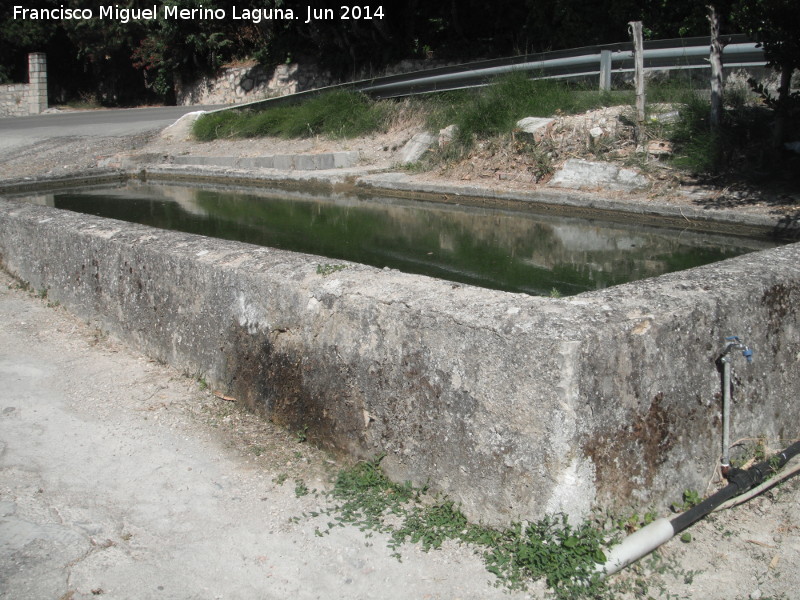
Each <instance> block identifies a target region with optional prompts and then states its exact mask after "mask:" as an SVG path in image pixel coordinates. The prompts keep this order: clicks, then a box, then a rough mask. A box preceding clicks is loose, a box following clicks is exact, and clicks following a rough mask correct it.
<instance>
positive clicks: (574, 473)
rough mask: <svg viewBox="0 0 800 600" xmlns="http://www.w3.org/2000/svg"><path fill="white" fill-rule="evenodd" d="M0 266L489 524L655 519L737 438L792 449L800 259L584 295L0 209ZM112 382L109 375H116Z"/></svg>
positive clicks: (751, 261) (791, 252) (793, 250)
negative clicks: (325, 267)
mask: <svg viewBox="0 0 800 600" xmlns="http://www.w3.org/2000/svg"><path fill="white" fill-rule="evenodd" d="M0 260H1V261H2V264H3V265H4V266H5V268H7V269H8V270H9V271H10V272H12V273H13V274H16V275H17V276H19V277H20V278H22V279H24V280H25V281H28V282H30V284H31V285H32V286H33V288H34V289H37V290H39V289H47V290H48V297H49V298H50V299H51V300H54V301H59V302H61V303H62V304H63V305H64V306H65V307H67V308H68V309H69V310H70V311H73V312H75V313H77V314H79V315H80V316H82V317H84V318H86V319H90V320H91V321H93V322H96V323H97V324H99V325H100V326H101V327H104V328H106V329H108V330H110V331H111V332H113V333H114V334H115V335H117V336H119V337H121V338H122V339H124V340H126V341H128V342H130V343H132V344H134V345H136V346H138V347H139V348H141V349H142V350H143V351H144V352H146V353H147V354H149V355H150V356H152V357H154V358H157V359H159V360H164V361H167V362H169V363H171V364H173V365H175V366H177V367H178V368H179V369H182V370H183V371H185V372H186V373H190V374H203V375H204V376H205V377H206V378H207V379H208V380H209V381H210V382H211V384H212V386H213V387H214V388H215V389H219V390H221V391H223V392H225V393H226V394H230V395H233V396H235V397H236V398H238V399H239V400H241V401H242V402H245V403H246V404H247V405H249V406H251V407H253V408H254V409H256V410H260V411H262V412H263V413H264V414H266V415H268V416H269V417H270V418H271V419H272V420H274V421H275V422H277V423H281V424H284V425H286V426H288V427H290V428H292V429H294V428H299V427H303V426H308V427H309V436H310V438H311V440H312V441H316V442H318V443H321V444H324V445H327V446H328V447H331V448H333V449H335V450H338V451H341V452H346V453H348V454H351V455H354V456H359V457H367V456H374V455H376V454H377V453H379V452H386V453H387V456H386V458H385V459H384V466H386V467H387V468H388V471H389V473H390V474H391V475H392V476H394V477H396V478H398V479H401V480H404V479H410V480H412V481H414V482H415V483H417V484H420V483H430V484H432V485H433V487H434V488H436V489H439V490H441V491H443V492H445V493H446V494H448V495H449V496H450V497H451V498H453V499H454V500H456V501H458V502H459V503H461V505H462V508H463V509H464V510H465V512H466V513H467V514H468V515H469V516H470V517H472V518H475V519H482V520H484V521H485V522H491V523H497V522H508V521H510V520H513V519H521V518H525V519H534V518H537V517H540V516H542V515H543V514H544V513H546V512H554V511H560V510H564V511H567V512H569V513H570V514H572V515H575V516H581V515H585V514H587V512H588V511H589V509H590V507H591V506H592V505H594V504H598V505H601V506H605V507H613V508H615V509H626V508H629V507H637V508H639V509H641V508H646V507H650V506H663V505H665V504H667V503H669V502H671V501H675V500H678V499H679V497H680V494H681V492H682V490H684V489H686V488H695V489H699V490H704V489H705V487H706V484H707V482H708V480H709V477H710V475H711V473H712V471H713V469H714V467H715V465H716V462H717V460H718V456H719V449H720V439H721V424H720V404H721V403H720V399H719V398H720V375H719V371H718V369H717V367H716V365H715V360H716V358H717V357H718V356H719V353H720V350H721V348H722V339H723V337H724V336H726V335H731V334H734V335H739V336H742V338H743V339H744V340H746V341H747V342H748V343H749V344H750V345H751V346H752V347H753V348H754V349H755V353H756V354H755V362H754V363H753V364H752V365H746V364H745V362H744V360H743V359H741V358H739V359H738V360H736V361H735V362H734V381H735V385H736V389H735V402H734V405H735V406H734V414H733V424H732V439H737V438H740V437H751V436H759V435H765V436H769V437H770V438H797V437H799V436H800V431H799V430H800V403H799V402H798V401H797V396H798V391H800V368H798V367H799V366H800V365H798V363H799V362H800V324H799V323H798V318H797V311H796V307H797V305H798V302H800V274H799V273H798V269H797V265H798V262H799V261H800V244H794V245H790V246H785V247H782V248H778V249H774V250H768V251H763V252H759V253H754V254H751V255H747V256H742V257H739V258H735V259H731V260H728V261H725V262H723V263H719V264H717V265H711V266H706V267H701V268H697V269H693V270H690V271H686V272H682V273H676V274H672V275H667V276H663V277H659V278H656V279H651V280H646V281H640V282H637V283H632V284H627V285H623V286H619V287H616V288H612V289H608V290H604V291H598V292H593V293H587V294H582V295H579V296H575V297H572V298H565V299H551V298H536V297H529V296H524V295H519V294H508V293H503V292H497V291H491V290H483V289H478V288H473V287H469V286H464V285H459V284H454V283H450V282H444V281H439V280H433V279H430V278H426V277H422V276H414V275H406V274H402V273H399V272H396V271H382V270H379V269H375V268H372V267H366V266H361V265H354V264H350V265H348V267H347V268H346V269H344V270H340V271H337V272H335V273H333V274H329V275H327V276H325V275H322V274H319V273H318V272H317V265H318V264H320V263H328V262H332V261H330V259H323V258H319V257H313V256H308V255H302V254H296V253H290V252H284V251H278V250H273V249H266V248H256V247H253V246H248V245H246V244H241V243H235V242H229V241H222V240H213V239H208V238H205V237H199V236H192V235H188V234H182V233H174V232H165V231H157V230H153V229H150V228H147V227H143V226H137V225H130V224H124V223H120V222H117V221H111V220H104V219H100V218H95V217H91V216H87V215H79V214H74V213H69V212H62V211H58V210H55V209H52V208H46V207H40V206H33V205H21V204H15V203H12V202H0ZM109 376H111V375H109Z"/></svg>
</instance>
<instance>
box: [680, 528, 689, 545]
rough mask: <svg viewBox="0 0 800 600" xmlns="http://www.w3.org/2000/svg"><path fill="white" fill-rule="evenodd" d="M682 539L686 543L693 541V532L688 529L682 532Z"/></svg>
mask: <svg viewBox="0 0 800 600" xmlns="http://www.w3.org/2000/svg"><path fill="white" fill-rule="evenodd" d="M681 541H682V542H683V543H684V544H688V543H689V542H691V541H692V534H691V533H689V532H688V531H687V532H685V533H682V534H681Z"/></svg>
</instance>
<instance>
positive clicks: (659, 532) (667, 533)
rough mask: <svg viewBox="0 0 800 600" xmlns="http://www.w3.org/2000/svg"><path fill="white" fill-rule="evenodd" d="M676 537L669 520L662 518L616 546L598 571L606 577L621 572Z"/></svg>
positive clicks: (598, 566)
mask: <svg viewBox="0 0 800 600" xmlns="http://www.w3.org/2000/svg"><path fill="white" fill-rule="evenodd" d="M674 535H675V530H674V529H673V528H672V523H670V521H669V519H665V518H661V519H657V520H655V521H653V522H652V523H650V524H649V525H645V526H644V527H642V528H641V529H640V530H638V531H636V532H634V533H632V534H631V535H629V536H628V537H626V538H625V539H624V540H622V542H621V543H620V544H619V545H617V546H614V547H613V548H612V549H611V550H610V551H609V553H608V554H607V555H606V563H605V564H604V565H597V570H598V571H600V572H602V573H604V575H605V576H608V575H613V574H614V573H616V572H617V571H621V570H622V569H624V568H625V567H627V566H628V565H629V564H631V563H633V562H636V561H637V560H639V559H640V558H642V557H643V556H647V555H648V554H650V553H651V552H652V551H653V550H655V549H656V548H658V547H659V546H660V545H661V544H664V543H666V542H667V541H669V540H670V539H671V538H672V536H674Z"/></svg>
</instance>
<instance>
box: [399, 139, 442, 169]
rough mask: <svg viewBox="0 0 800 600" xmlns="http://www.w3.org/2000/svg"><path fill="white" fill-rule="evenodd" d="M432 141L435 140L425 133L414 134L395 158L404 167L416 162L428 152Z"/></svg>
mask: <svg viewBox="0 0 800 600" xmlns="http://www.w3.org/2000/svg"><path fill="white" fill-rule="evenodd" d="M434 141H436V138H435V137H434V136H433V135H432V134H430V133H428V132H427V131H423V132H420V133H418V134H416V135H415V136H414V137H412V138H411V139H410V140H408V142H406V145H405V146H403V147H402V148H401V149H400V152H399V154H398V157H397V158H398V162H399V163H400V164H404V165H406V164H411V163H415V162H417V161H418V160H419V159H420V158H422V155H423V154H425V152H427V151H428V148H430V147H431V145H432V144H433V142H434Z"/></svg>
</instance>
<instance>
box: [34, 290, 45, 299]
mask: <svg viewBox="0 0 800 600" xmlns="http://www.w3.org/2000/svg"><path fill="white" fill-rule="evenodd" d="M36 296H37V298H39V300H45V299H47V288H42V289H40V290H39V292H38V293H37V294H36Z"/></svg>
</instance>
